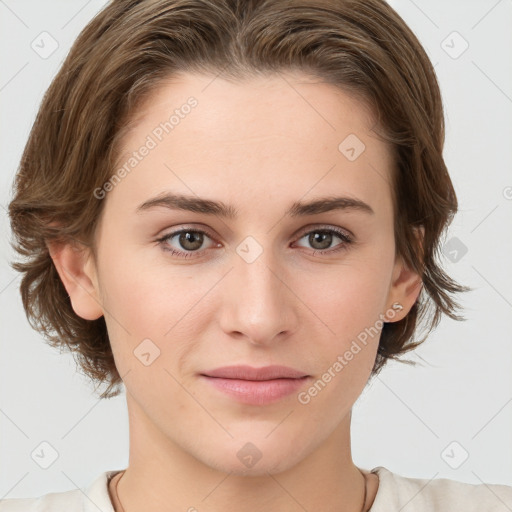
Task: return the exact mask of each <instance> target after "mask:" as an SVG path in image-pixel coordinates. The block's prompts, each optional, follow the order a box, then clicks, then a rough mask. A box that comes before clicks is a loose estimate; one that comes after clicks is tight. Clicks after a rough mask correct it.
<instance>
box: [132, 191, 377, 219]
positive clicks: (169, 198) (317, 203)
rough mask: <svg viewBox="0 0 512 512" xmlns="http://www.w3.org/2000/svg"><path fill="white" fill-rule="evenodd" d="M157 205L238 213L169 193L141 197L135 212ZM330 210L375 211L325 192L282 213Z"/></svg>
mask: <svg viewBox="0 0 512 512" xmlns="http://www.w3.org/2000/svg"><path fill="white" fill-rule="evenodd" d="M158 207H164V208H168V209H171V210H184V211H189V212H196V213H203V214H206V215H217V216H219V217H223V218H227V219H235V218H236V217H237V215H238V211H237V210H236V208H234V207H233V206H232V205H227V204H225V203H223V202H222V201H214V200H211V199H203V198H200V197H197V196H187V195H182V194H171V193H163V194H160V195H158V196H156V197H153V198H151V199H148V200H147V201H144V202H143V203H142V204H140V205H139V206H138V207H137V209H136V212H137V213H142V212H144V211H147V210H150V209H153V208H158ZM334 210H353V211H360V212H363V213H367V214H370V215H374V214H375V212H374V211H373V209H372V207H371V206H370V205H369V204H367V203H365V202H364V201H361V200H360V199H356V198H353V197H336V196H329V197H321V198H317V199H314V200H312V201H309V202H301V201H296V202H294V203H293V204H292V205H291V207H290V208H289V209H288V210H287V211H286V213H285V215H288V216H290V217H305V216H308V215H315V214H318V213H325V212H330V211H334Z"/></svg>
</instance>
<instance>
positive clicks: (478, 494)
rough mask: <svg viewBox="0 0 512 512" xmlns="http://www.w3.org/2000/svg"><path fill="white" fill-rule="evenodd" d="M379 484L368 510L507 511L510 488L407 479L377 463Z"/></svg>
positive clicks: (510, 507)
mask: <svg viewBox="0 0 512 512" xmlns="http://www.w3.org/2000/svg"><path fill="white" fill-rule="evenodd" d="M371 472H372V473H376V474H377V475H378V476H379V487H378V490H377V494H376V496H375V499H374V501H373V505H372V507H371V509H370V512H391V511H394V510H396V511H397V510H400V511H402V512H409V511H413V510H414V512H432V511H435V512H455V511H458V510H461V511H464V512H481V511H482V510H485V511H486V512H510V511H511V510H512V487H509V486H508V485H500V484H468V483H464V482H458V481H456V480H450V479H447V478H439V479H422V478H408V477H404V476H401V475H398V474H396V473H393V472H391V471H389V470H388V469H386V468H384V467H382V466H378V467H376V468H374V469H372V470H371Z"/></svg>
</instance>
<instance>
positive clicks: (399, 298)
mask: <svg viewBox="0 0 512 512" xmlns="http://www.w3.org/2000/svg"><path fill="white" fill-rule="evenodd" d="M414 230H415V234H416V238H417V239H418V246H419V248H420V253H421V255H423V235H424V228H423V226H420V227H418V228H414ZM422 286H423V280H422V277H421V276H420V275H418V274H417V272H416V271H414V270H412V269H410V268H409V267H408V266H407V265H406V264H405V262H404V261H403V259H402V258H399V259H398V260H397V262H396V264H395V268H394V271H393V283H392V286H391V290H390V293H389V297H388V304H389V305H388V310H389V308H391V304H394V303H398V304H400V305H402V309H397V308H392V309H393V314H392V315H391V317H392V320H390V321H393V322H398V321H400V320H402V319H403V318H404V317H405V316H407V314H408V313H409V311H410V310H411V308H412V307H413V306H414V303H415V302H416V301H417V299H418V297H419V294H420V292H421V288H422ZM386 316H388V315H386Z"/></svg>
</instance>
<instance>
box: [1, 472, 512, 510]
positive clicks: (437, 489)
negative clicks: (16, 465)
mask: <svg viewBox="0 0 512 512" xmlns="http://www.w3.org/2000/svg"><path fill="white" fill-rule="evenodd" d="M371 471H372V473H377V474H378V475H379V488H378V490H377V494H376V496H375V500H374V502H373V505H372V507H371V509H370V512H413V511H414V512H433V511H435V512H511V511H512V487H509V486H508V485H499V484H467V483H463V482H457V481H455V480H449V479H446V478H440V479H435V480H428V479H420V478H407V477H404V476H401V475H398V474H396V473H392V472H391V471H389V470H388V469H386V468H384V467H382V466H378V467H376V468H374V469H372V470H371ZM118 472H119V470H116V471H106V472H104V473H102V474H101V475H100V476H99V477H98V478H97V479H96V480H94V482H92V484H90V485H89V487H87V488H86V489H85V493H84V492H82V490H81V489H74V490H71V491H66V492H58V493H50V494H45V495H43V496H40V497H38V498H11V499H4V500H0V512H114V507H113V505H112V502H111V501H110V496H109V493H108V481H109V479H110V478H112V477H113V476H114V475H115V474H116V473H118Z"/></svg>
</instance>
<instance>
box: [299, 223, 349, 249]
mask: <svg viewBox="0 0 512 512" xmlns="http://www.w3.org/2000/svg"><path fill="white" fill-rule="evenodd" d="M336 238H338V239H340V240H341V243H339V244H337V245H336V246H335V247H334V249H333V248H332V243H333V242H334V241H335V239H336ZM302 239H306V241H307V243H309V244H310V245H311V247H312V248H313V250H314V251H315V253H316V252H319V253H320V254H324V253H333V252H337V251H341V250H344V249H347V248H348V246H349V245H350V244H351V243H353V240H352V238H351V237H350V236H349V235H348V234H347V233H345V232H344V231H342V230H341V229H337V228H325V229H323V228H317V229H314V230H312V231H308V232H306V233H305V234H304V235H303V236H302V237H301V238H300V240H302ZM301 247H302V246H301Z"/></svg>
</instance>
